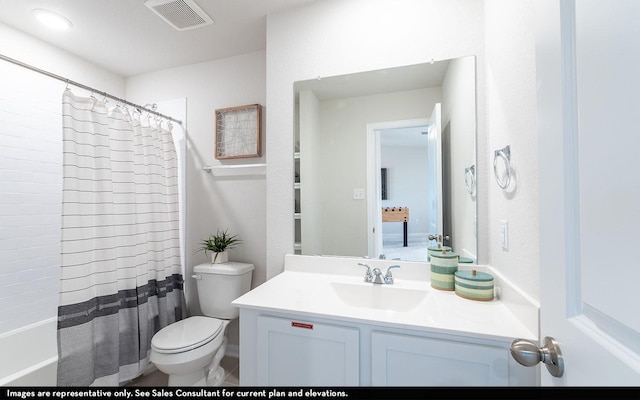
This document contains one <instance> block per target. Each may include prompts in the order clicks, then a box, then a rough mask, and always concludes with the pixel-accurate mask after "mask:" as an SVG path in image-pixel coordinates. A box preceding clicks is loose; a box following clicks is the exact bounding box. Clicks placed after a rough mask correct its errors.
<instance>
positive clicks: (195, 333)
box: [151, 316, 225, 354]
mask: <svg viewBox="0 0 640 400" xmlns="http://www.w3.org/2000/svg"><path fill="white" fill-rule="evenodd" d="M224 327H225V324H224V323H223V322H222V321H221V320H219V319H217V318H210V317H202V316H194V317H189V318H186V319H183V320H180V321H178V322H175V323H173V324H169V325H167V326H165V327H164V328H162V329H160V330H159V331H158V332H157V333H156V334H155V335H153V338H152V339H151V348H152V349H153V350H154V351H156V352H158V353H162V354H175V353H183V352H185V351H189V350H193V349H195V348H198V347H200V346H203V345H205V344H207V343H209V342H210V341H212V340H213V339H214V338H215V337H216V336H218V335H219V334H220V333H221V331H223V330H224Z"/></svg>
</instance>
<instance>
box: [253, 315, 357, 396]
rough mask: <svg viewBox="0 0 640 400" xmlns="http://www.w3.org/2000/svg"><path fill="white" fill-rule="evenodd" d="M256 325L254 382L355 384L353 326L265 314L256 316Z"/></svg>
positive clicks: (271, 383)
mask: <svg viewBox="0 0 640 400" xmlns="http://www.w3.org/2000/svg"><path fill="white" fill-rule="evenodd" d="M256 328H257V330H256V340H257V351H256V360H255V362H256V366H257V371H256V382H255V384H257V385H259V386H357V385H358V381H359V373H360V368H359V356H360V354H359V347H360V345H359V331H358V329H357V328H353V327H346V326H340V325H333V324H325V323H317V322H313V321H308V320H306V319H304V318H294V319H292V318H277V317H272V316H268V315H260V316H258V317H257V325H256ZM243 385H244V383H243Z"/></svg>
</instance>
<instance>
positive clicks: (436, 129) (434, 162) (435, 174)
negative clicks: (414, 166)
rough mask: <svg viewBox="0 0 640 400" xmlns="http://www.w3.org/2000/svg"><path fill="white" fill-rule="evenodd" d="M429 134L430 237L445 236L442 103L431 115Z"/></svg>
mask: <svg viewBox="0 0 640 400" xmlns="http://www.w3.org/2000/svg"><path fill="white" fill-rule="evenodd" d="M429 122H430V124H429V130H428V133H427V136H428V139H427V160H428V167H427V169H428V174H427V179H428V187H429V194H428V196H427V209H428V214H427V215H428V217H427V218H428V221H429V222H428V225H427V226H428V229H429V234H430V235H443V233H444V232H443V231H442V126H441V122H440V103H437V104H436V105H435V107H434V108H433V112H432V113H431V118H430V120H429Z"/></svg>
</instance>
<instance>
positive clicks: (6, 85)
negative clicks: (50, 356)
mask: <svg viewBox="0 0 640 400" xmlns="http://www.w3.org/2000/svg"><path fill="white" fill-rule="evenodd" d="M63 90H64V83H62V82H59V81H56V80H54V79H51V78H48V77H46V76H44V75H40V74H38V73H36V72H33V71H30V70H27V69H24V68H21V67H18V66H14V65H12V64H9V63H6V62H2V63H0V334H2V333H4V332H8V331H12V330H15V329H18V328H20V327H23V326H27V325H30V324H33V323H36V322H38V321H42V320H45V319H48V318H52V317H55V316H56V315H57V306H58V277H59V275H58V274H59V268H60V224H61V216H60V215H61V201H62V120H61V109H62V105H61V97H62V91H63Z"/></svg>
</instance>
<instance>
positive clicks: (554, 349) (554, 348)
mask: <svg viewBox="0 0 640 400" xmlns="http://www.w3.org/2000/svg"><path fill="white" fill-rule="evenodd" d="M511 356H513V358H514V359H515V360H516V361H517V362H519V363H520V364H522V365H524V366H525V367H534V366H536V365H537V364H538V363H539V362H543V363H544V364H545V365H546V366H547V369H548V370H549V373H550V374H551V375H553V376H555V377H556V378H559V377H561V376H562V374H563V373H564V361H563V360H562V352H561V351H560V346H558V343H557V342H556V341H555V339H554V338H552V337H549V336H547V337H545V338H544V346H542V347H538V346H537V345H536V344H535V343H533V342H531V341H530V340H525V339H516V340H514V341H513V342H511Z"/></svg>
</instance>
